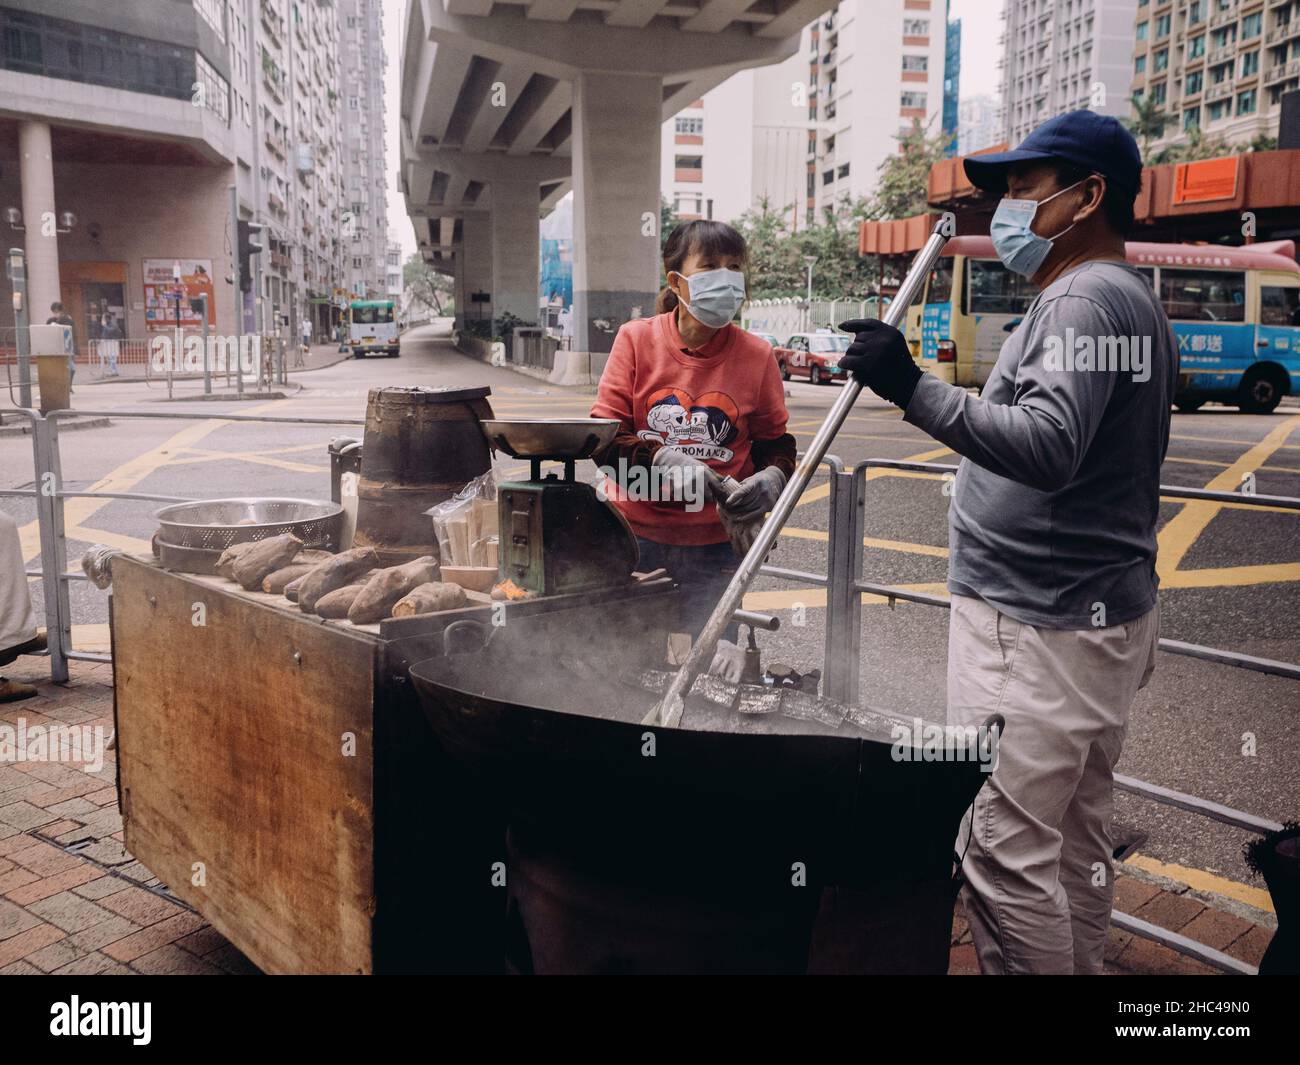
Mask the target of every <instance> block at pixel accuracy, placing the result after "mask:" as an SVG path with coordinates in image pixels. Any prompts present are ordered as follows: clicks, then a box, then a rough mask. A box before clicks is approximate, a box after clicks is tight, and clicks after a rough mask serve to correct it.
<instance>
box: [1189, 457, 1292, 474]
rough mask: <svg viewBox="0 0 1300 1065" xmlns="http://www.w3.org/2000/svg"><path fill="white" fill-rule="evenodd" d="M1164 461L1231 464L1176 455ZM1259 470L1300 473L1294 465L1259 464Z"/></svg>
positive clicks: (1197, 464) (1214, 464) (1221, 467)
mask: <svg viewBox="0 0 1300 1065" xmlns="http://www.w3.org/2000/svg"><path fill="white" fill-rule="evenodd" d="M1165 461H1166V462H1182V463H1186V464H1187V465H1190V466H1218V467H1219V468H1220V469H1226V468H1227V467H1229V466H1231V465H1232V463H1230V462H1216V461H1215V460H1214V459H1186V458H1182V457H1180V456H1177V455H1166V456H1165ZM1259 468H1260V469H1261V470H1267V471H1268V472H1269V473H1300V468H1296V467H1294V466H1261V467H1259Z"/></svg>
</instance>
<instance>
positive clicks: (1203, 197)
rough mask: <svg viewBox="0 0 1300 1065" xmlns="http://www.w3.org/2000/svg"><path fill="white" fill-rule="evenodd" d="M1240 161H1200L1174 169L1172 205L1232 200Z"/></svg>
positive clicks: (1234, 158)
mask: <svg viewBox="0 0 1300 1065" xmlns="http://www.w3.org/2000/svg"><path fill="white" fill-rule="evenodd" d="M1240 162H1241V158H1240V157H1239V156H1236V155H1231V156H1228V157H1227V158H1226V159H1201V160H1198V161H1197V162H1195V163H1179V164H1178V165H1177V166H1175V167H1174V206H1178V205H1179V204H1185V203H1209V202H1211V201H1213V200H1231V199H1232V198H1233V197H1234V196H1236V195H1237V166H1238V164H1239V163H1240Z"/></svg>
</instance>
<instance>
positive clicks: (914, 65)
mask: <svg viewBox="0 0 1300 1065" xmlns="http://www.w3.org/2000/svg"><path fill="white" fill-rule="evenodd" d="M903 69H904V70H912V71H922V72H924V71H927V70H929V69H930V57H929V56H925V55H905V56H903Z"/></svg>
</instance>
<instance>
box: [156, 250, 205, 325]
mask: <svg viewBox="0 0 1300 1065" xmlns="http://www.w3.org/2000/svg"><path fill="white" fill-rule="evenodd" d="M178 265H179V267H180V279H179V281H178V280H177V278H176V272H177V266H178ZM204 295H206V296H207V297H208V324H209V325H212V326H215V325H216V323H217V307H216V299H215V296H214V294H213V289H212V260H211V259H146V260H145V261H144V320H145V327H146V328H148V329H151V330H157V329H175V328H176V322H177V319H176V308H177V298H178V297H179V304H180V325H181V328H182V329H199V328H202V325H203V322H202V320H201V317H200V315H199V312H198V311H193V310H191V309H190V300H192V299H194V300H196V299H198V298H199V297H200V296H204Z"/></svg>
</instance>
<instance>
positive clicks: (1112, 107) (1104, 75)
mask: <svg viewBox="0 0 1300 1065" xmlns="http://www.w3.org/2000/svg"><path fill="white" fill-rule="evenodd" d="M1137 6H1138V0H1006V4H1005V6H1004V7H1003V9H1002V18H1003V21H1004V26H1003V36H1002V43H1003V52H1002V58H1001V59H1000V60H999V65H1000V67H1001V68H1002V84H1001V96H1002V136H1001V137H1000V138H999V139H1001V140H1005V141H1007V142H1009V143H1011V144H1018V143H1019V142H1020V141H1022V140H1023V139H1024V138H1025V136H1026V134H1028V133H1029V131H1030V130H1032V129H1033V128H1034V127H1035V126H1038V125H1040V124H1041V123H1043V122H1044V121H1046V120H1047V119H1049V118H1051V117H1052V116H1054V115H1060V114H1064V113H1065V112H1066V111H1074V110H1077V109H1078V108H1082V107H1086V108H1090V109H1091V110H1093V111H1096V112H1097V113H1098V114H1104V115H1114V116H1116V117H1118V118H1122V117H1126V116H1127V115H1128V113H1129V83H1130V81H1131V79H1132V50H1131V45H1132V42H1133V13H1134V11H1135V10H1136V9H1137ZM1163 6H1164V7H1165V8H1171V7H1172V6H1173V0H1165V2H1164V4H1163Z"/></svg>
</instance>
